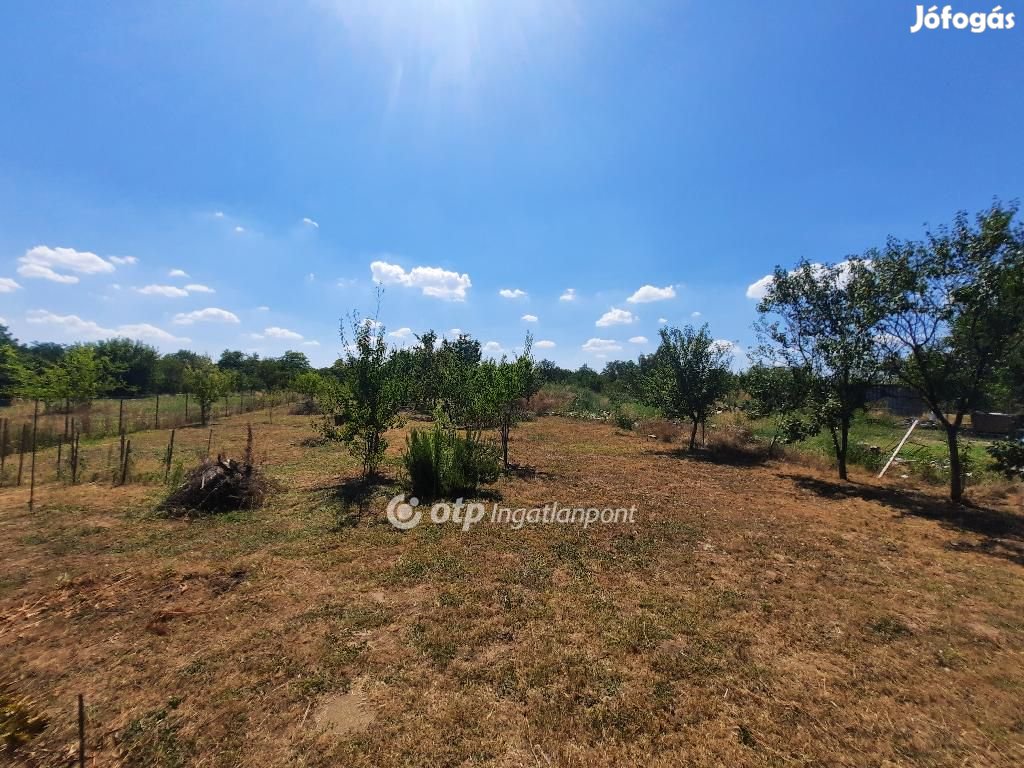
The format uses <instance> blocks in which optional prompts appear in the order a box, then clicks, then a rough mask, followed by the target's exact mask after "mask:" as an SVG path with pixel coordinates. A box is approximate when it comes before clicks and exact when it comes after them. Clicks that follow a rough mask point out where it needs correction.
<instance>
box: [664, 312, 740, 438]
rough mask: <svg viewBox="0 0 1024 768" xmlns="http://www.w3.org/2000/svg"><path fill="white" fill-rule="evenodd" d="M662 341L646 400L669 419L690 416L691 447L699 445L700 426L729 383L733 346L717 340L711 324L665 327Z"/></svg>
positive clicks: (687, 417) (688, 417)
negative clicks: (711, 331) (698, 428)
mask: <svg viewBox="0 0 1024 768" xmlns="http://www.w3.org/2000/svg"><path fill="white" fill-rule="evenodd" d="M659 333H660V334H661V344H660V345H659V347H658V351H657V352H655V360H654V365H653V367H652V370H651V371H650V373H649V374H648V376H647V379H646V381H645V386H644V389H645V399H646V400H647V401H648V402H649V403H650V404H651V405H653V406H655V407H657V408H659V409H661V411H662V413H664V414H665V415H666V416H668V417H669V418H683V419H690V421H691V422H692V424H693V428H692V429H691V431H690V450H691V451H692V450H694V449H695V448H696V447H697V425H698V424H701V423H703V422H704V421H706V420H707V417H708V416H709V415H710V414H711V411H712V409H713V408H714V406H715V402H716V401H717V400H718V399H719V398H720V397H722V395H724V394H725V392H726V390H727V389H728V386H729V360H730V358H731V353H730V352H729V349H728V348H727V347H726V346H725V345H723V344H720V343H718V342H716V341H715V340H714V339H713V338H712V337H711V334H710V333H709V332H708V327H707V325H704V326H702V327H701V328H700V330H695V329H694V328H693V327H692V326H686V327H684V328H683V329H682V330H680V329H678V328H672V327H668V328H662V329H661V330H660V331H659Z"/></svg>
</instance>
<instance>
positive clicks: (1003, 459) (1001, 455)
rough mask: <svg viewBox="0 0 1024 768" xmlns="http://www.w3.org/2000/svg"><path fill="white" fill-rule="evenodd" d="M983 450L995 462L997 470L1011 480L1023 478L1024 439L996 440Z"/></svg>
mask: <svg viewBox="0 0 1024 768" xmlns="http://www.w3.org/2000/svg"><path fill="white" fill-rule="evenodd" d="M985 450H987V451H988V453H989V455H990V456H991V457H992V460H993V461H994V462H995V470H996V471H997V472H999V473H1000V474H1002V475H1004V476H1006V477H1008V478H1010V479H1011V480H1012V479H1014V478H1017V479H1018V480H1024V440H1020V439H1018V440H1012V439H1011V440H996V441H995V442H994V443H992V444H990V445H989V446H988V448H986V449H985Z"/></svg>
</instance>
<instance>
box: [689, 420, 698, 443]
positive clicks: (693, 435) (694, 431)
mask: <svg viewBox="0 0 1024 768" xmlns="http://www.w3.org/2000/svg"><path fill="white" fill-rule="evenodd" d="M690 450H691V451H695V450H697V419H696V418H694V419H693V427H692V428H691V429H690Z"/></svg>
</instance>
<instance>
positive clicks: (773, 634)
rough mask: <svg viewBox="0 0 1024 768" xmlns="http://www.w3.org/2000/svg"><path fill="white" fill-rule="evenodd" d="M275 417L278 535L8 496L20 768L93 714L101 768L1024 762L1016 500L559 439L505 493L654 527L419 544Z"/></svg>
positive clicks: (269, 433)
mask: <svg viewBox="0 0 1024 768" xmlns="http://www.w3.org/2000/svg"><path fill="white" fill-rule="evenodd" d="M257 421H258V422H259V423H257ZM263 421H265V415H264V416H261V417H259V418H258V419H254V430H255V433H256V442H257V453H258V454H261V455H264V456H265V460H266V463H267V466H268V469H269V472H270V474H271V476H272V477H273V478H274V479H275V480H276V482H277V490H276V492H275V493H274V494H273V495H272V497H271V500H270V502H269V503H268V505H267V506H266V507H264V508H262V509H260V510H258V511H256V512H253V513H237V514H230V515H225V516H221V517H218V518H214V519H199V520H193V521H186V520H170V519H166V518H164V517H162V516H160V515H159V514H157V513H156V512H154V509H155V506H156V503H157V502H158V501H159V499H160V498H161V495H162V493H163V492H164V490H163V487H162V486H161V485H160V484H159V483H157V482H155V481H153V482H150V483H148V484H146V483H140V484H133V485H128V486H125V487H121V488H115V487H111V485H110V484H109V482H107V481H105V480H102V481H97V482H96V483H94V484H83V485H79V486H76V487H73V488H72V487H66V486H61V485H59V484H57V483H55V482H52V481H51V480H49V479H48V480H47V482H46V483H44V484H43V485H42V486H41V487H40V488H39V489H37V504H36V509H35V511H34V512H33V513H31V514H30V513H29V512H28V511H27V509H26V504H25V502H26V500H27V488H21V489H11V488H5V489H0V564H2V565H0V649H2V656H0V677H2V678H4V679H6V680H8V681H10V682H11V683H12V684H13V687H14V689H15V690H16V691H17V693H18V694H22V695H26V696H28V697H30V698H31V699H32V700H34V702H35V706H36V707H37V709H38V711H39V712H40V713H42V714H43V715H45V717H46V718H47V720H48V722H49V724H48V727H47V728H46V730H45V731H44V732H43V733H42V734H41V735H40V736H39V737H38V738H37V739H35V740H34V741H32V742H31V743H30V745H29V746H28V748H26V749H25V750H23V751H22V752H21V753H20V754H19V755H18V756H16V757H15V758H14V759H13V764H14V765H18V766H66V765H69V764H70V762H71V759H72V757H73V756H74V754H75V749H76V746H77V735H76V715H75V708H76V697H77V695H78V694H79V693H82V694H84V696H85V702H86V708H87V720H88V728H87V747H88V753H89V761H88V762H87V765H90V766H119V765H123V766H165V767H168V768H169V767H171V766H367V767H369V766H420V765H423V766H469V765H494V766H609V767H611V766H628V765H643V766H677V765H702V766H703V765H707V766H712V765H723V766H747V765H750V766H791V765H796V766H1015V765H1021V764H1024V514H1022V512H1021V506H1022V498H1021V496H1020V493H1019V491H1017V492H1015V495H1014V492H1011V493H1010V494H1009V495H1006V496H1004V497H1002V498H999V499H991V500H986V501H984V503H983V504H982V505H981V508H978V509H966V508H950V507H949V506H947V504H946V503H945V502H943V501H942V500H941V498H940V496H939V494H940V493H941V492H942V489H941V488H934V489H929V490H928V491H927V492H916V491H914V490H913V489H911V488H899V487H898V486H897V485H896V483H898V482H901V481H899V480H895V481H892V482H886V483H884V484H883V483H879V482H877V481H875V480H873V479H870V478H868V477H867V476H866V475H857V476H855V478H854V482H851V483H849V484H840V483H838V482H837V481H836V480H835V479H834V476H833V474H832V473H830V472H826V471H822V470H820V469H816V468H811V467H806V466H801V465H796V464H787V463H781V462H779V463H774V462H773V463H768V464H748V463H745V462H743V461H734V462H731V463H730V462H728V461H724V460H720V461H713V460H711V459H710V458H708V457H706V456H704V457H702V456H692V457H688V456H686V455H685V454H679V453H677V452H674V450H673V447H672V446H666V445H664V444H661V443H653V442H645V441H643V440H640V439H638V438H637V437H636V436H634V435H626V434H623V433H619V432H617V431H616V430H615V428H614V427H612V426H611V425H608V424H603V423H584V422H576V421H570V420H566V419H560V418H553V417H552V418H542V419H538V420H536V421H533V422H531V423H528V424H525V425H523V427H522V428H521V429H518V430H516V431H515V432H514V434H513V443H512V455H513V458H514V460H516V461H518V462H520V463H521V464H522V465H523V467H524V469H523V470H521V471H519V472H516V473H514V474H512V475H510V476H508V477H505V478H502V479H501V480H500V481H499V483H498V484H497V485H496V486H495V487H494V492H495V493H494V495H495V497H500V499H501V503H502V504H505V505H509V506H516V507H519V506H530V507H532V506H543V505H544V504H547V503H551V502H553V501H558V502H559V503H562V504H569V505H572V506H591V505H595V506H600V507H606V506H630V505H633V504H635V505H636V506H637V509H638V511H637V515H636V522H635V523H634V524H632V525H629V524H617V525H594V526H591V527H590V528H589V529H587V530H585V531H584V530H582V529H581V527H580V526H567V525H528V526H526V527H524V528H523V529H522V530H511V529H510V528H508V527H506V526H497V525H491V524H488V523H486V522H482V523H479V524H477V525H476V526H474V527H472V528H471V529H470V530H469V531H468V532H463V531H461V530H460V529H458V528H456V527H455V526H454V525H443V526H437V525H433V524H430V523H424V524H421V525H420V526H418V527H417V528H415V529H413V530H411V531H408V532H401V531H397V530H395V529H393V528H392V527H391V526H390V525H389V524H388V523H387V521H386V520H385V518H384V515H383V507H384V503H385V501H386V499H387V498H388V497H389V496H390V495H391V494H393V493H394V492H395V488H388V487H384V488H380V489H378V490H377V493H376V496H375V497H374V498H373V499H372V500H371V501H370V503H368V504H366V505H364V508H362V509H359V508H358V507H353V508H349V509H348V510H347V511H345V510H344V509H343V503H342V502H343V499H344V498H346V497H347V496H348V495H349V494H350V493H351V487H350V485H349V484H346V481H348V480H350V479H351V478H352V477H353V476H354V475H355V465H354V462H353V461H352V460H351V459H349V458H348V457H347V456H346V455H345V454H344V453H343V451H342V450H341V449H340V448H339V447H338V446H334V445H323V444H319V443H317V442H316V441H315V440H314V439H313V432H312V430H311V429H310V426H309V420H308V419H307V418H304V417H298V416H289V417H282V418H278V417H275V419H274V421H275V423H274V424H273V425H269V424H266V423H263ZM245 424H246V421H245V417H236V418H232V419H227V420H225V421H223V422H220V423H219V424H217V425H216V432H215V442H214V450H217V449H218V448H223V449H227V450H230V451H232V452H234V453H236V454H237V452H240V451H241V447H242V445H243V443H244V433H245ZM133 438H134V439H135V440H136V441H137V442H136V445H137V446H138V448H139V450H140V452H141V454H142V455H149V454H152V455H153V456H157V457H158V456H159V455H160V452H161V451H162V449H163V446H164V445H166V441H167V435H166V433H163V432H160V433H157V432H152V433H139V434H137V435H135V436H133ZM208 439H209V437H208V433H207V432H206V431H204V430H200V429H183V430H179V431H178V437H177V441H178V442H177V445H178V447H179V450H180V451H181V452H182V453H181V454H180V455H183V456H198V455H201V454H204V453H205V449H206V442H207V440H208ZM391 443H392V446H391V453H392V454H394V455H395V456H397V453H398V450H399V448H400V447H401V445H402V443H403V438H402V435H401V434H397V433H396V434H395V435H393V436H392V438H391ZM93 450H95V451H97V452H98V456H102V455H104V453H103V452H104V451H106V450H107V449H106V448H105V447H104V446H102V445H99V446H96V447H94V449H93ZM43 460H45V459H44V458H41V461H43ZM99 461H100V459H99V458H98V459H97V462H99ZM157 470H158V464H154V467H153V468H152V470H151V471H152V472H156V471H157ZM902 482H907V481H902ZM0 759H8V760H9V759H10V758H9V757H6V758H0Z"/></svg>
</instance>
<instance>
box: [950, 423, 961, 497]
mask: <svg viewBox="0 0 1024 768" xmlns="http://www.w3.org/2000/svg"><path fill="white" fill-rule="evenodd" d="M959 432H960V425H959V424H956V423H954V424H947V425H946V444H947V445H948V446H949V498H950V500H951V501H957V502H959V501H960V500H961V499H962V498H963V495H964V477H963V470H962V469H961V467H960V450H959V448H960V446H959V440H958V437H959Z"/></svg>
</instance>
